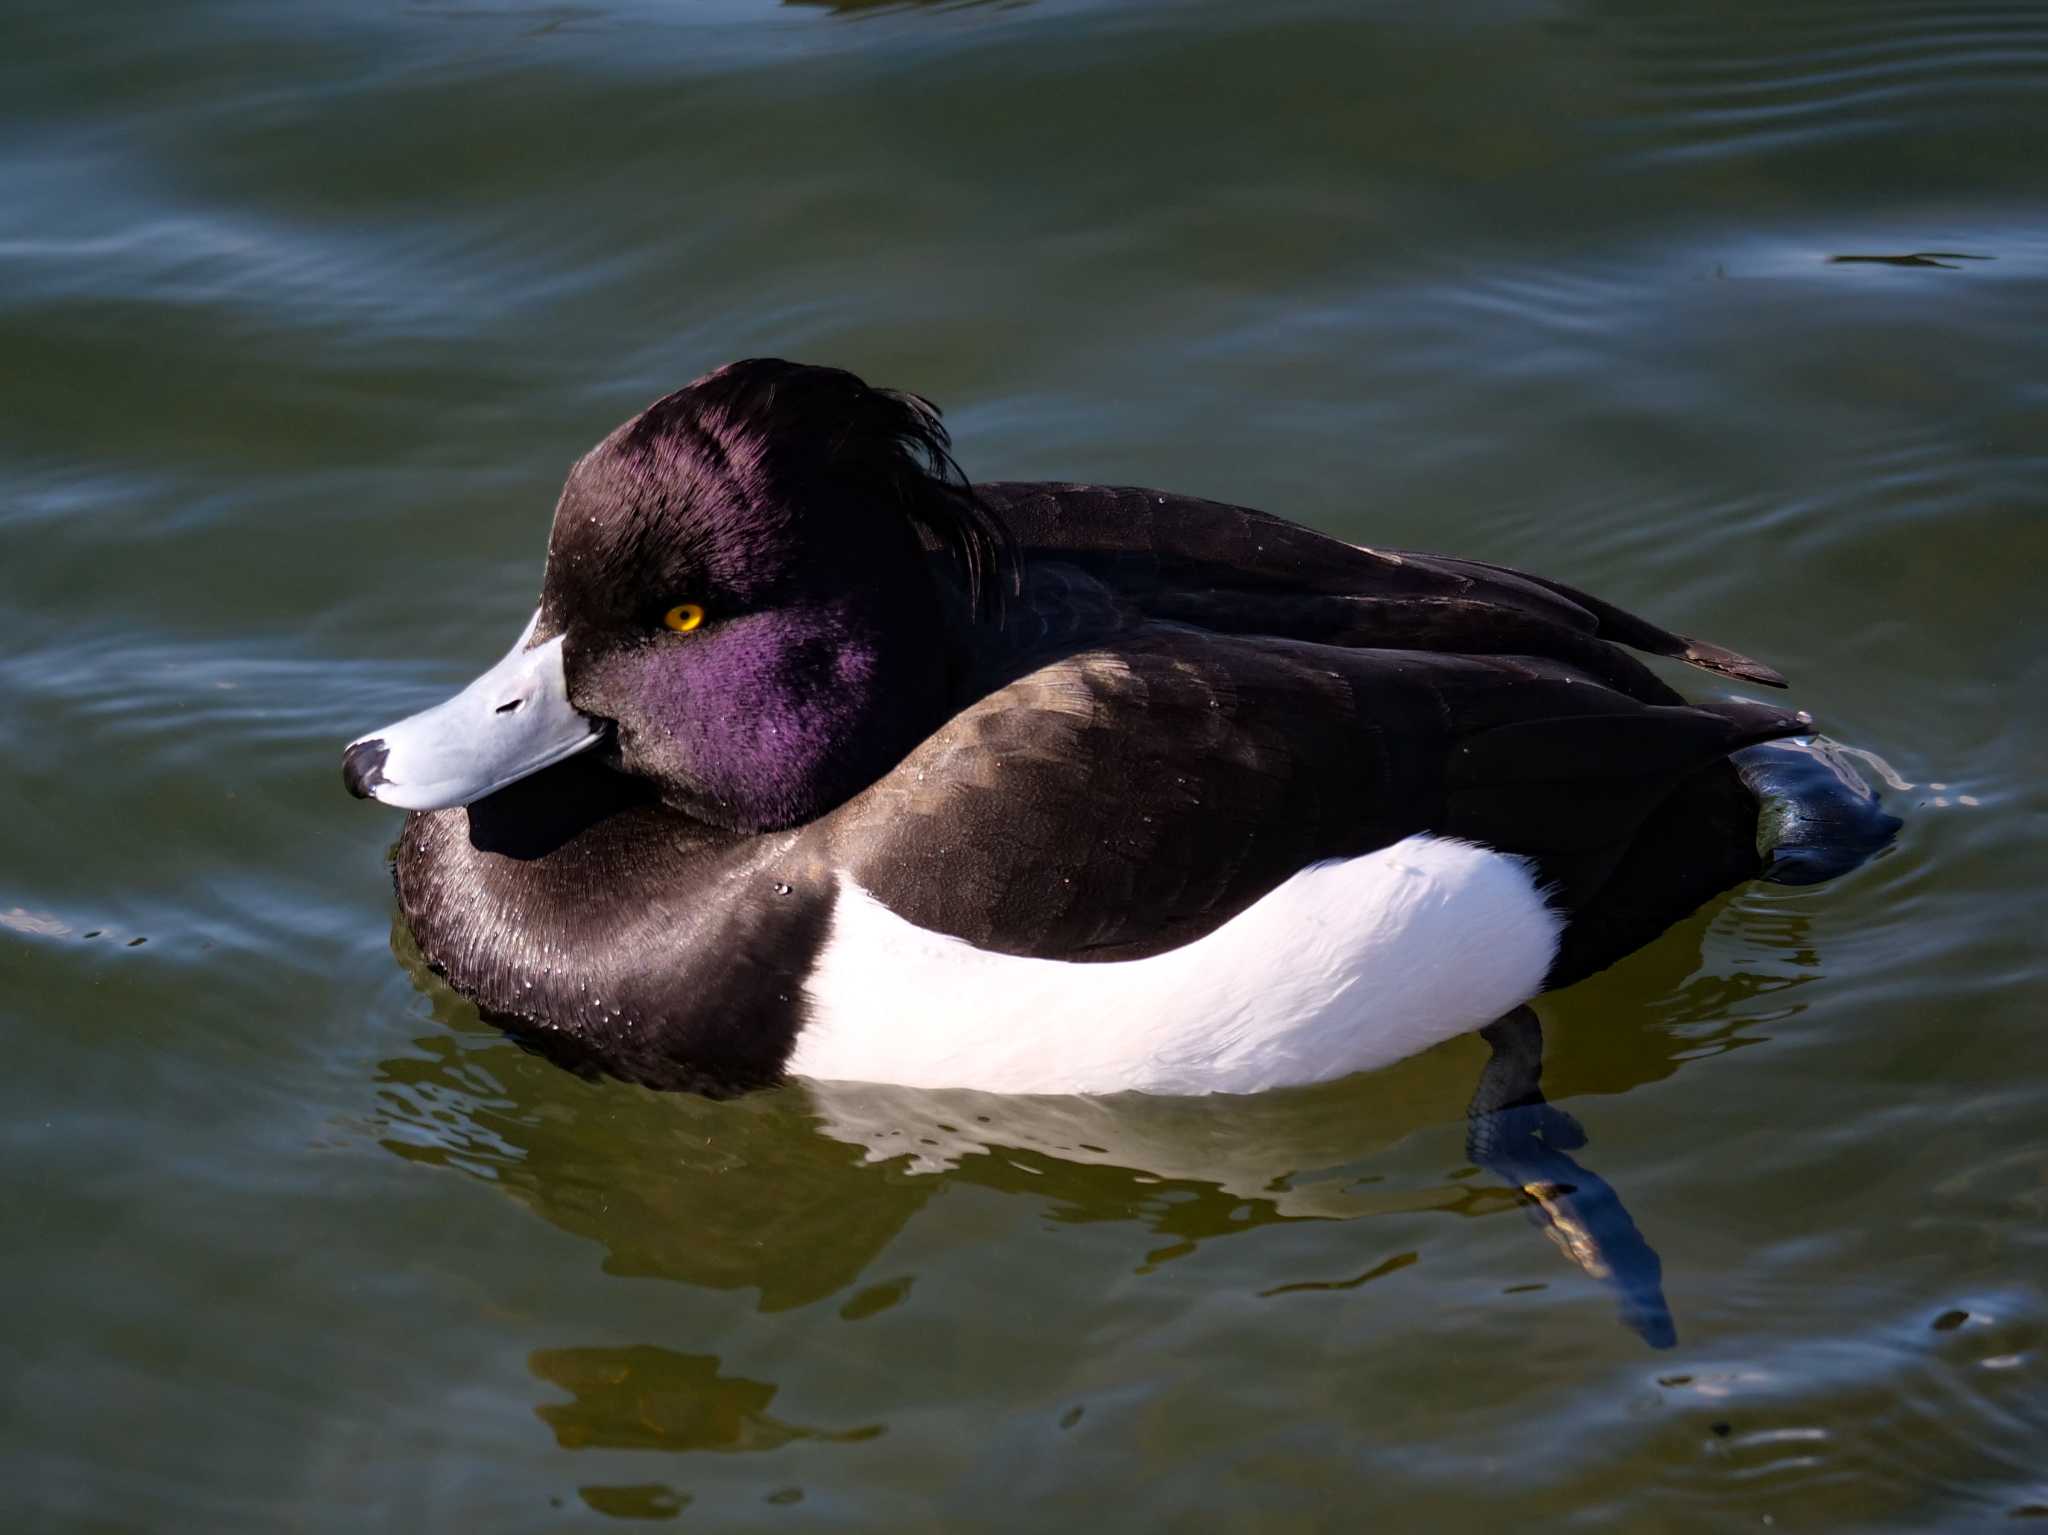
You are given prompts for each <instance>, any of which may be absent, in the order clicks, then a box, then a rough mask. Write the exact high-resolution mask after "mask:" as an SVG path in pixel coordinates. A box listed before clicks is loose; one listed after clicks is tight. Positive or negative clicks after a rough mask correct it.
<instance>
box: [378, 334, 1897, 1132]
mask: <svg viewBox="0 0 2048 1535" xmlns="http://www.w3.org/2000/svg"><path fill="white" fill-rule="evenodd" d="M1632 652H1634V653H1641V654H1645V655H1649V656H1657V657H1666V658H1670V659H1673V660H1677V661H1682V662H1686V663H1689V664H1691V665H1692V666H1694V667H1698V668H1702V669H1704V670H1705V671H1707V672H1711V673H1716V674H1719V675H1720V676H1721V677H1723V678H1726V679H1731V680H1733V681H1735V682H1738V683H1744V684H1752V685H1757V686H1762V687H1767V688H1777V687H1781V686H1783V679H1782V678H1781V677H1780V676H1779V675H1778V674H1777V673H1776V672H1775V671H1773V670H1772V669H1771V668H1769V667H1768V666H1765V665H1763V664H1762V663H1760V662H1757V661H1754V660H1751V659H1749V658H1748V657H1746V656H1743V655H1740V654H1738V653H1737V652H1735V651H1732V650H1728V649H1725V648H1723V647H1721V646H1718V645H1713V644H1709V643H1706V642H1704V641H1701V640H1695V639H1689V638H1686V637H1684V636H1682V635H1679V634H1675V633H1672V632H1669V631H1667V630H1664V629H1662V628H1659V627H1657V626H1656V625H1654V624H1651V623H1649V622H1647V621H1645V620H1644V619H1641V618H1638V617H1635V616H1633V615H1632V614H1630V613H1627V612H1624V611H1622V610H1621V609H1620V608H1618V607H1615V606H1614V605H1612V604H1610V603H1607V602H1604V601H1601V600H1600V599H1599V598H1597V597H1593V596H1590V595H1588V594H1586V593H1584V592H1582V591H1578V590H1576V589H1574V588H1572V587H1570V586H1566V585H1564V584H1562V583H1560V582H1557V581H1554V580H1550V579H1547V578H1544V577H1541V576H1534V575H1528V574H1524V573H1521V572H1519V571H1515V570H1511V569H1508V568H1505V567H1503V566H1499V565H1491V564H1486V563H1482V562H1479V561H1475V560H1466V559H1457V558H1451V557H1447V556H1442V555H1434V554H1423V553H1416V552H1410V551H1402V550H1389V549H1378V548H1369V547H1363V546H1358V545H1353V544H1349V543H1345V542H1342V541H1340V540H1338V539H1335V538H1332V537H1329V536H1326V535H1324V534H1321V533H1317V532H1314V531H1311V530H1310V529H1308V528H1305V527H1302V526H1299V525H1297V524H1294V523H1292V522H1288V521H1286V520H1283V519H1281V518H1279V517H1275V516H1271V515H1268V514H1266V513H1263V512H1259V511H1254V510H1251V509H1248V508H1245V507H1239V506H1230V505H1224V504H1221V503H1218V502H1214V501H1206V500H1201V499H1198V498H1195V497H1192V496H1184V495H1174V494H1168V493H1165V492H1161V491H1155V490H1146V489H1137V488H1126V487H1110V486H1098V485H1078V484H1064V483H1058V484H1052V483H1048V484H1039V483H1030V484H1026V483H986V484H971V483H970V482H969V481H968V480H967V479H966V478H965V476H964V475H963V474H962V473H961V472H960V470H959V468H958V467H957V465H956V463H955V462H954V460H953V458H952V456H951V451H950V442H949V439H948V436H947V433H946V431H945V429H944V427H943V426H942V424H941V422H940V418H939V413H938V411H937V410H936V409H935V408H934V407H933V406H931V405H930V404H929V403H927V402H926V401H925V400H923V399H921V398H919V397H918V396H915V395H911V394H906V393H900V392H895V391H891V390H886V389H878V388H873V387H870V386H869V385H867V384H866V383H864V382H863V381H862V380H860V379H859V378H857V377H855V376H854V375H853V374H851V373H847V372H844V371H841V370H838V369H834V368H825V367H813V366H804V365H799V364H795V363H789V362H783V361H779V360H774V359H755V360H750V361H745V362H738V363H734V364H731V365H729V366H727V367H724V368H721V369H718V370H717V371H715V372H712V373H709V374H707V375H705V376H704V377H702V378H700V379H698V380H696V381H695V382H694V383H691V384H689V385H687V386H686V387H684V388H682V389H679V390H677V391H676V392H674V393H673V394H670V395H667V396H666V397H664V398H662V399H660V400H657V401H656V402H654V403H653V404H652V405H650V406H648V407H647V408H646V409H645V410H643V411H641V412H640V413H639V414H638V415H636V416H634V417H633V418H632V419H631V420H629V421H627V422H626V423H625V424H624V425H622V426H620V427H619V428H618V429H617V430H616V431H614V432H612V433H611V434H610V435H609V436H607V437H606V438H605V439H604V440H603V441H602V442H600V443H599V444H598V445H597V446H596V447H595V448H594V449H592V450H591V451H590V452H589V453H588V454H586V455H585V456H584V457H583V458H582V459H580V460H579V461H578V462H577V463H576V464H575V465H574V467H573V468H572V469H571V470H570V472H569V475H568V479H567V483H566V485H565V486H564V488H563V491H562V496H561V500H560V502H559V504H558V505H557V507H556V509H555V514H554V522H553V527H552V530H551V532H550V534H549V539H548V550H547V560H546V565H545V568H544V571H543V574H542V578H541V588H540V600H539V604H538V607H537V608H536V610H535V612H534V614H533V617H532V619H531V620H530V621H529V622H528V623H527V625H526V628H525V631H524V632H523V633H522V634H521V635H520V636H519V639H518V640H517V642H516V643H515V644H514V645H513V647H512V649H511V650H510V651H509V652H508V653H507V654H506V655H505V657H504V658H503V659H502V660H501V661H499V662H498V663H497V664H496V665H495V666H493V667H491V668H490V669H489V670H487V671H486V672H485V673H484V674H483V675H482V676H480V677H479V678H478V679H477V680H476V681H475V682H473V683H472V684H470V685H469V686H468V687H467V688H465V689H464V690H463V691H462V692H461V693H459V694H457V695H456V696H455V697H454V698H452V699H450V700H449V701H448V702H446V703H443V704H441V705H439V706H437V707H435V708H432V709H428V710H426V711H425V712H424V713H421V714H417V715H414V716H412V717H410V718H408V719H405V720H401V721H400V722H398V723H397V724H394V725H389V726H386V727H384V728H383V729H381V730H377V731H373V732H371V733H369V734H367V735H365V736H363V737H361V738H360V739H358V740H356V741H354V742H353V743H351V744H350V745H349V746H348V748H347V750H346V753H345V758H344V778H345V781H346V783H347V785H348V787H349V789H350V790H351V791H352V792H353V793H355V794H357V795H359V796H365V797H369V798H372V799H376V800H379V801H382V802H383V803H385V804H388V805H393V806H398V807H401V808H404V809H406V810H408V811H410V812H412V813H411V814H410V815H409V816H408V818H407V820H406V823H405V827H404V830H403V832H402V834H401V837H400V840H399V844H398V851H397V857H396V862H395V879H396V886H397V895H398V902H399V907H400V910H401V912H402V914H403V917H404V919H405V922H406V923H407V925H408V926H409V927H410V929H411V931H412V933H413V935H414V937H415V938H416V940H417V942H418V945H419V948H420V951H421V953H422V954H423V956H424V957H425V958H426V960H427V962H428V963H429V964H430V965H431V966H432V967H433V968H434V969H436V970H437V971H439V972H441V973H442V974H443V975H445V976H446V977H447V979H448V980H449V981H450V982H451V983H452V984H453V985H454V986H455V988H456V989H457V990H458V991H461V992H462V993H464V994H466V995H467V996H469V997H471V998H473V999H474V1000H475V1001H476V1002H477V1004H478V1005H479V1006H480V1008H481V1009H482V1010H483V1011H484V1012H485V1013H486V1014H487V1015H488V1016H490V1017H491V1018H493V1019H494V1020H496V1021H498V1022H499V1023H501V1024H502V1025H503V1026H504V1027H506V1028H508V1029H509V1030H511V1031H512V1032H513V1033H514V1034H515V1035H516V1036H518V1037H519V1038H521V1039H522V1040H523V1041H525V1042H527V1043H528V1044H530V1045H532V1046H533V1047H535V1048H536V1049H539V1050H540V1051H542V1052H543V1053H546V1054H548V1055H551V1056H553V1057H554V1058H556V1059H558V1060H561V1061H563V1062H564V1063H566V1064H569V1065H571V1066H574V1067H576V1068H578V1069H585V1070H594V1071H601V1072H607V1073H611V1074H614V1075H617V1076H620V1077H625V1078H628V1079H631V1080H635V1081H639V1082H642V1083H647V1084H650V1085H653V1086H657V1087H672V1088H686V1089H694V1090H698V1091H704V1092H714V1093H728V1092H734V1091H743V1090H747V1089H750V1088H755V1087H760V1086H765V1085H769V1084H772V1083H774V1082H776V1081H778V1080H780V1079H782V1078H783V1077H785V1076H786V1075H792V1074H793V1075H799V1076H805V1077H811V1078H817V1079H826V1080H831V1079H841V1080H864V1081H881V1082H895V1083H901V1084H905V1085H909V1086H916V1087H961V1088H974V1089H981V1090H987V1091H994V1092H1010V1093H1083V1094H1089V1093H1112V1092H1120V1091H1143V1092H1151V1093H1173V1094H1183V1093H1210V1092H1234V1093H1242V1092H1252V1091H1257V1090H1260V1089H1265V1088H1271V1087H1280V1086H1285V1085H1289V1084H1298V1083H1305V1082H1313V1081H1321V1080H1326V1079H1329V1078H1333V1077H1337V1076H1342V1075H1345V1074H1348V1073H1351V1072H1355V1071H1360V1070H1365V1069H1369V1068H1371V1067H1374V1066H1378V1065H1382V1064H1384V1063H1386V1062H1389V1061H1391V1060H1394V1059H1396V1058H1398V1057H1400V1056H1404V1055H1407V1054H1410V1053H1412V1052H1415V1051H1419V1050H1422V1049H1424V1048H1427V1047H1428V1046H1430V1045H1432V1044H1434V1043H1436V1042H1438V1041H1440V1040H1443V1039H1446V1038H1449V1037H1452V1036H1454V1035H1457V1034H1461V1033H1465V1032H1469V1031H1473V1030H1478V1029H1481V1028H1484V1027H1486V1026H1488V1025H1489V1024H1491V1023H1492V1022H1493V1021H1494V1020H1496V1019H1502V1018H1506V1017H1508V1016H1509V1015H1511V1014H1515V1013H1516V1011H1517V1010H1518V1009H1519V1008H1520V1007H1521V1005H1522V1004H1524V1003H1525V1002H1527V1001H1528V1000H1529V999H1530V998H1532V997H1534V996H1536V995H1537V994H1539V993H1541V992H1544V991H1547V990H1552V989H1556V988H1558V987H1562V986H1567V985H1570V984H1571V983H1572V982H1573V981H1576V980H1578V979H1580V978H1581V977H1583V976H1586V975H1589V974H1591V973H1592V972H1594V971H1597V970H1600V969H1602V968H1603V967H1605V966H1607V965H1609V964H1611V963H1613V962H1614V961H1615V960H1617V959H1619V958H1621V957H1622V956H1623V955H1626V954H1628V953H1630V952H1631V951H1633V950H1635V949H1637V948H1639V947H1641V946H1642V945H1644V944H1646V943H1648V942H1649V941H1650V940H1652V939H1653V938H1655V937H1656V936H1657V935H1658V934H1660V933H1661V932H1663V931H1664V930H1665V929H1666V928H1667V927H1668V926H1670V925H1671V924H1672V923H1674V922H1676V921H1677V920H1679V919H1680V918H1682V917H1684V916H1685V915H1687V914H1688V913H1690V912H1691V911H1693V910H1694V909H1696V908H1697V907H1699V906H1700V905H1701V904H1702V903H1704V902H1705V901H1707V900H1708V899H1710V898H1711V897H1713V896H1715V895H1717V894H1719V893H1720V892H1722V891H1725V890H1727V889H1729V888H1731V887H1732V886H1735V885H1738V884H1740V883H1742V882H1743V881H1746V880H1750V879H1753V878H1756V877H1758V876H1759V875H1762V874H1765V873H1766V872H1767V871H1769V870H1770V869H1771V868H1773V867H1774V866H1777V865H1778V863H1780V862H1782V865H1783V867H1784V869H1785V870H1786V871H1788V872H1787V877H1792V878H1799V879H1809V878H1815V877H1821V876H1824V875H1825V874H1828V873H1832V872H1835V871H1836V870H1837V869H1838V868H1840V867H1843V866H1845V865H1846V864H1849V863H1853V862H1854V861H1856V860H1857V859H1859V858H1860V857H1861V856H1863V855H1864V854H1865V853H1867V852H1868V851H1869V850H1870V849H1871V848H1872V847H1874V846H1876V845H1878V844H1879V843H1881V842H1882V841H1883V840H1884V838H1885V837H1887V836H1889V830H1890V827H1889V825H1887V824H1885V823H1887V822H1889V818H1888V817H1883V816H1882V815H1881V813H1880V812H1877V811H1875V809H1874V806H1873V807H1871V808H1870V809H1869V810H1868V811H1867V813H1862V818H1861V819H1860V820H1858V819H1856V817H1855V816H1851V817H1850V821H1851V822H1852V823H1853V824H1850V825H1848V826H1847V827H1846V829H1844V828H1843V826H1842V825H1840V824H1839V822H1840V818H1839V817H1837V818H1836V819H1835V820H1833V821H1831V820H1830V819H1829V818H1828V817H1827V816H1824V815H1823V816H1818V817H1812V816H1809V817H1804V818H1801V817H1797V816H1794V817H1791V818H1789V821H1790V823H1796V824H1798V825H1803V826H1819V827H1822V828H1823V830H1824V831H1825V837H1823V838H1822V839H1821V841H1820V842H1819V843H1818V844H1816V843H1815V842H1814V841H1813V839H1809V842H1808V845H1806V846H1803V847H1800V848H1797V849H1793V850H1791V852H1792V853H1796V854H1797V855H1798V856H1797V857H1793V856H1790V854H1787V855H1786V856H1785V857H1784V858H1783V859H1782V860H1780V859H1779V856H1778V855H1777V854H1774V852H1773V851H1772V850H1771V849H1769V848H1766V849H1764V850H1762V851H1760V849H1759V837H1758V824H1759V809H1760V806H1759V792H1758V777H1757V773H1756V771H1755V770H1754V769H1753V768H1752V767H1749V766H1745V762H1746V761H1747V760H1749V759H1753V758H1754V757H1755V755H1756V754H1755V753H1754V752H1753V751H1752V749H1753V748H1756V747H1758V746H1759V744H1760V743H1770V742H1778V741H1782V740H1785V739H1787V738H1796V737H1803V736H1805V735H1807V734H1808V733H1810V732H1811V731H1812V729H1813V724H1812V721H1811V720H1810V719H1809V717H1808V716H1806V715H1805V714H1803V713H1799V712H1796V711H1793V710H1788V709H1784V708H1780V707H1776V706H1774V705H1771V704H1767V703H1762V702H1757V701H1754V700H1751V699H1747V698H1740V697H1709V698H1701V699H1694V700H1691V701H1688V700H1687V699H1686V698H1684V697H1682V696H1681V695H1680V694H1679V693H1678V692H1677V691H1676V690H1674V689H1673V688H1672V687H1671V686H1669V685H1668V684H1667V683H1666V682H1664V681H1663V680H1661V679H1660V678H1659V677H1658V676H1657V675H1656V674H1655V673H1653V672H1652V671H1651V670H1650V669H1649V668H1648V667H1647V666H1646V665H1645V664H1644V663H1643V661H1642V660H1640V659H1638V655H1637V654H1634V653H1632ZM1779 821H1780V823H1787V818H1786V817H1782V816H1781V817H1780V818H1779ZM1890 824H1896V823H1890Z"/></svg>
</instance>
